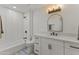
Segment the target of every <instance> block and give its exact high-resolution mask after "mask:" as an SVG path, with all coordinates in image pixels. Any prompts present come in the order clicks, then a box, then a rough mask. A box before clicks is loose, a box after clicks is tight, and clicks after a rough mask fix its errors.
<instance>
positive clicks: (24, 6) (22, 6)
mask: <svg viewBox="0 0 79 59" xmlns="http://www.w3.org/2000/svg"><path fill="white" fill-rule="evenodd" d="M0 6H2V7H5V8H9V9H12V10H15V11H19V12H22V13H25V12H26V11H28V10H30V9H32V10H34V9H36V8H42V7H44V6H45V4H0ZM13 6H16V8H13Z"/></svg>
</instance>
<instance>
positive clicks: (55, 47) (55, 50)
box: [50, 39, 64, 55]
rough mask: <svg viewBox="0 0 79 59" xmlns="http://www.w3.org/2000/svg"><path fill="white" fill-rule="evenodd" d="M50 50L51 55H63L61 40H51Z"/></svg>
mask: <svg viewBox="0 0 79 59" xmlns="http://www.w3.org/2000/svg"><path fill="white" fill-rule="evenodd" d="M51 44H52V50H51V51H50V54H51V55H63V54H64V43H63V42H62V41H57V40H53V39H52V40H51Z"/></svg>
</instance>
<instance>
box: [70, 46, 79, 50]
mask: <svg viewBox="0 0 79 59" xmlns="http://www.w3.org/2000/svg"><path fill="white" fill-rule="evenodd" d="M70 47H71V48H75V49H79V47H75V46H70Z"/></svg>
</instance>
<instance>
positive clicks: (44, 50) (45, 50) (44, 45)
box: [40, 38, 50, 55]
mask: <svg viewBox="0 0 79 59" xmlns="http://www.w3.org/2000/svg"><path fill="white" fill-rule="evenodd" d="M49 45H50V39H47V38H41V42H40V54H41V55H50V49H49V47H48V46H49Z"/></svg>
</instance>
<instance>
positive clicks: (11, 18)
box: [0, 7, 23, 50]
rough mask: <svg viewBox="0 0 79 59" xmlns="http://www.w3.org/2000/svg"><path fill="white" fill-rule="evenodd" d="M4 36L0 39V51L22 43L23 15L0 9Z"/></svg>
mask: <svg viewBox="0 0 79 59" xmlns="http://www.w3.org/2000/svg"><path fill="white" fill-rule="evenodd" d="M0 16H1V17H2V22H3V30H4V34H3V36H2V38H1V39H0V50H1V49H5V48H9V47H11V46H13V45H17V44H18V43H22V41H23V14H21V13H19V12H15V11H13V10H10V9H7V8H2V7H0Z"/></svg>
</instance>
